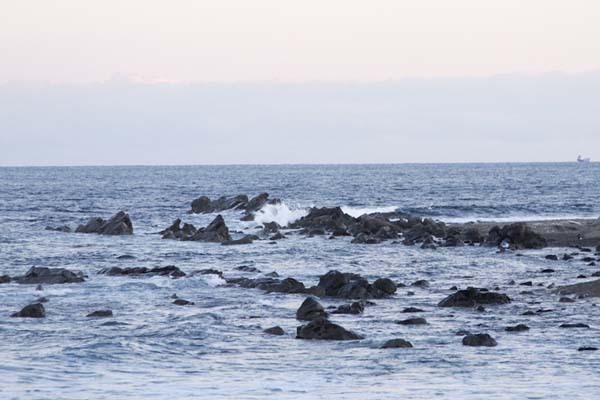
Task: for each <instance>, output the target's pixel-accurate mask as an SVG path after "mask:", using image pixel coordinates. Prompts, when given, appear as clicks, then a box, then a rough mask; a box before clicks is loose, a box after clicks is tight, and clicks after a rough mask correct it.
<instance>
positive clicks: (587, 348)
mask: <svg viewBox="0 0 600 400" xmlns="http://www.w3.org/2000/svg"><path fill="white" fill-rule="evenodd" d="M596 350H598V348H597V347H592V346H583V347H580V348H578V349H577V351H596Z"/></svg>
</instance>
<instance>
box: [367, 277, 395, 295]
mask: <svg viewBox="0 0 600 400" xmlns="http://www.w3.org/2000/svg"><path fill="white" fill-rule="evenodd" d="M373 286H374V287H375V288H376V289H379V290H381V291H382V292H383V293H385V294H394V293H396V284H395V283H394V282H393V281H392V280H391V279H388V278H379V279H377V280H376V281H375V282H373Z"/></svg>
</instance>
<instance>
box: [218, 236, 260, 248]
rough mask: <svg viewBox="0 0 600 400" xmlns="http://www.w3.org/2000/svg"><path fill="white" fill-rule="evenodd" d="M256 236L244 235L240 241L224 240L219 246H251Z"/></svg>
mask: <svg viewBox="0 0 600 400" xmlns="http://www.w3.org/2000/svg"><path fill="white" fill-rule="evenodd" d="M255 237H256V236H254V235H246V236H244V237H243V238H241V239H237V240H226V241H224V242H222V243H221V245H223V246H235V245H239V244H252V242H253V241H254V238H255Z"/></svg>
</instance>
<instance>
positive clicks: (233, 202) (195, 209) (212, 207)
mask: <svg viewBox="0 0 600 400" xmlns="http://www.w3.org/2000/svg"><path fill="white" fill-rule="evenodd" d="M247 204H248V196H246V195H245V194H240V195H237V196H232V197H227V196H222V197H219V198H218V199H216V200H212V201H211V200H210V199H209V198H208V197H206V196H200V197H198V198H197V199H195V200H194V201H192V209H191V211H190V212H191V213H194V214H206V213H212V212H220V211H225V210H231V209H232V208H236V209H244V208H246V206H247Z"/></svg>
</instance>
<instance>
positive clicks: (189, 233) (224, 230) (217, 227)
mask: <svg viewBox="0 0 600 400" xmlns="http://www.w3.org/2000/svg"><path fill="white" fill-rule="evenodd" d="M159 233H160V234H161V235H163V236H162V237H163V239H177V240H191V241H199V242H214V243H224V242H227V241H231V235H230V233H229V228H228V227H227V225H226V224H225V220H224V219H223V217H222V216H221V215H217V216H216V217H215V219H214V220H213V221H212V222H211V223H210V224H208V226H206V227H205V228H196V227H195V226H194V225H192V224H185V223H184V224H183V225H181V220H180V219H176V220H175V221H174V222H173V224H171V226H169V227H168V228H166V229H164V230H162V231H160V232H159Z"/></svg>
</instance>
